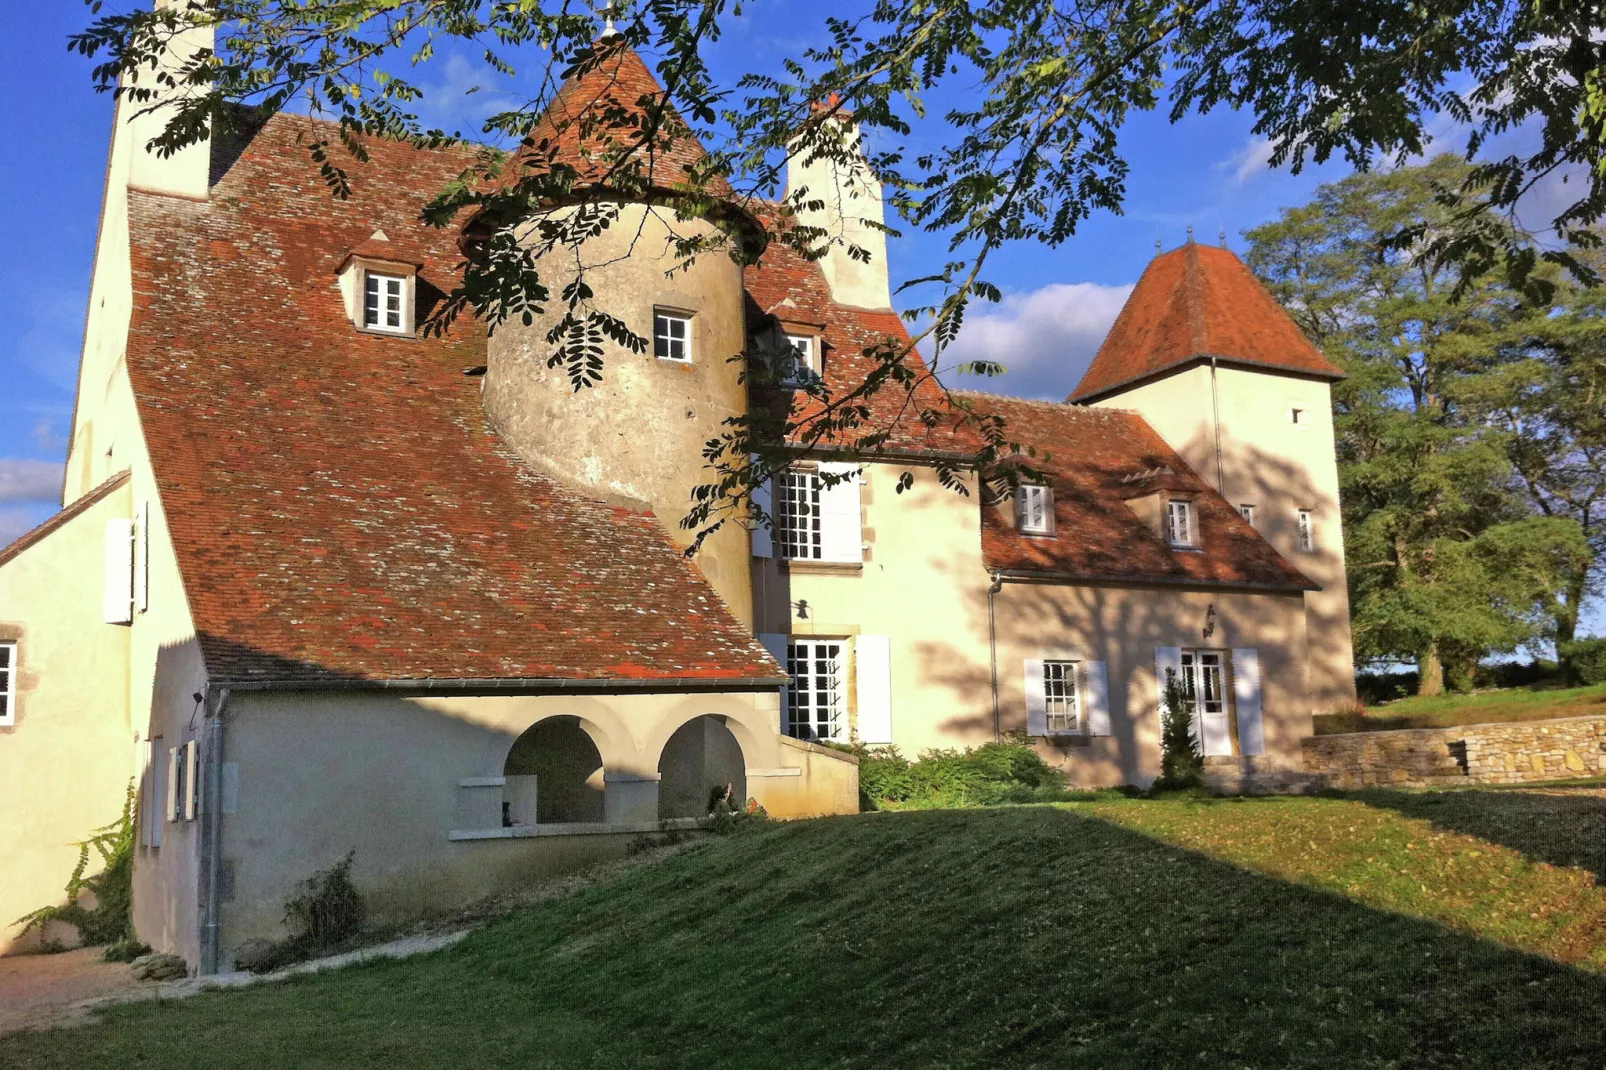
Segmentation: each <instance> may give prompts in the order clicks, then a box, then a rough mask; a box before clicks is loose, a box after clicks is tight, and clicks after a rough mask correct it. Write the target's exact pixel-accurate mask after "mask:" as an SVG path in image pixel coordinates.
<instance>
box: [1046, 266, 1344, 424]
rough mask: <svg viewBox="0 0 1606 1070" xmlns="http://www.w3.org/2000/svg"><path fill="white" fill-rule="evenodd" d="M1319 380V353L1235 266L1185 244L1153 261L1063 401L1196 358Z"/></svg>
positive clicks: (1336, 373)
mask: <svg viewBox="0 0 1606 1070" xmlns="http://www.w3.org/2000/svg"><path fill="white" fill-rule="evenodd" d="M1211 356H1214V357H1216V358H1218V359H1220V360H1223V361H1228V362H1232V363H1238V364H1248V365H1254V366H1256V367H1264V368H1277V369H1283V370H1286V371H1292V372H1301V373H1304V374H1306V375H1316V376H1321V377H1322V378H1326V379H1342V378H1343V377H1344V372H1343V370H1342V369H1340V368H1339V367H1338V365H1336V364H1334V363H1333V362H1332V361H1330V360H1328V359H1327V358H1326V357H1325V356H1323V355H1322V352H1321V350H1319V349H1317V348H1316V347H1315V346H1314V345H1312V344H1311V341H1310V339H1308V338H1306V337H1305V335H1304V333H1303V332H1302V331H1300V329H1299V327H1298V326H1297V325H1296V324H1295V323H1294V321H1293V320H1292V319H1291V318H1289V315H1288V313H1287V312H1285V311H1283V308H1282V306H1281V305H1279V304H1278V303H1277V300H1276V298H1274V297H1272V295H1271V294H1270V293H1268V292H1267V291H1266V288H1265V287H1264V286H1262V285H1261V284H1260V280H1258V279H1256V278H1255V276H1254V274H1253V273H1252V272H1250V270H1249V268H1248V267H1246V266H1245V265H1244V263H1243V261H1241V260H1239V259H1238V258H1237V257H1236V256H1234V255H1233V254H1232V252H1231V251H1230V250H1227V249H1218V248H1215V247H1213V246H1208V245H1196V244H1194V243H1192V242H1189V243H1188V244H1187V245H1184V246H1182V247H1181V248H1180V249H1173V250H1171V251H1170V252H1169V253H1165V254H1164V255H1162V256H1157V257H1155V258H1154V259H1153V260H1151V261H1150V262H1149V266H1148V267H1147V268H1146V269H1144V272H1143V277H1142V278H1140V279H1138V284H1137V287H1136V288H1134V289H1133V291H1132V296H1130V297H1128V298H1127V300H1126V305H1125V306H1124V307H1123V308H1122V309H1121V314H1120V315H1119V316H1117V317H1116V319H1115V324H1114V325H1113V326H1112V327H1111V328H1110V333H1109V335H1107V336H1106V337H1105V339H1104V344H1103V345H1101V346H1100V347H1099V351H1098V354H1097V355H1096V356H1095V357H1094V358H1093V363H1092V364H1091V365H1090V366H1089V367H1088V369H1087V374H1086V375H1084V376H1082V381H1081V382H1079V383H1077V384H1076V389H1075V390H1073V391H1071V396H1070V397H1069V398H1067V399H1066V400H1068V401H1089V400H1092V399H1094V398H1097V397H1100V396H1103V395H1105V394H1108V393H1110V392H1112V391H1114V390H1116V389H1118V388H1120V387H1122V386H1126V385H1128V384H1132V383H1137V382H1140V381H1142V380H1144V379H1147V378H1149V377H1150V376H1153V375H1156V374H1158V373H1160V372H1163V371H1168V370H1170V369H1172V368H1177V367H1181V366H1183V365H1186V364H1189V363H1191V362H1193V361H1194V360H1197V359H1199V358H1201V357H1211Z"/></svg>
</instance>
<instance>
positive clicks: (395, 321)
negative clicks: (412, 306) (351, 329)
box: [362, 271, 411, 334]
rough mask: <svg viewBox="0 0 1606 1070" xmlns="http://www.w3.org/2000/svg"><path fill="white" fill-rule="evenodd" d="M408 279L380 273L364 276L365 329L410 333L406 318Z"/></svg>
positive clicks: (402, 276)
mask: <svg viewBox="0 0 1606 1070" xmlns="http://www.w3.org/2000/svg"><path fill="white" fill-rule="evenodd" d="M407 313H408V308H407V276H405V275H386V274H383V273H382V272H378V271H367V272H364V273H363V283H362V325H363V326H364V327H365V328H367V329H368V330H370V331H384V332H386V333H387V334H406V333H408V331H409V330H410V329H411V324H409V323H408V320H409V319H411V317H410V316H409V315H408V314H407Z"/></svg>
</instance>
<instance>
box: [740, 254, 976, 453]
mask: <svg viewBox="0 0 1606 1070" xmlns="http://www.w3.org/2000/svg"><path fill="white" fill-rule="evenodd" d="M743 281H744V283H745V285H746V287H747V296H748V298H749V300H750V301H751V305H750V306H749V310H748V311H749V315H751V316H754V317H769V316H773V317H775V318H776V319H779V320H783V321H785V320H790V321H793V322H795V323H802V324H810V325H814V326H823V332H822V337H823V340H824V346H823V348H822V353H823V355H824V357H825V385H826V388H827V389H828V390H829V391H830V393H831V396H832V397H833V398H841V397H844V396H846V395H847V394H848V393H849V392H851V391H852V390H853V389H854V388H856V387H857V386H858V385H859V384H860V383H862V382H863V381H864V380H865V377H866V376H868V375H870V374H871V373H873V372H874V371H875V370H876V368H877V367H878V365H879V362H878V361H877V360H876V358H875V357H873V356H866V355H865V350H866V349H869V348H871V347H873V346H876V345H877V344H879V343H881V342H884V341H887V340H891V341H893V342H895V343H897V344H900V345H908V344H909V343H910V338H909V331H908V328H907V327H905V326H904V322H903V318H902V317H901V316H899V315H898V314H897V313H896V312H894V311H892V310H891V309H880V310H877V309H863V308H850V307H848V306H846V305H839V304H837V303H836V302H835V301H834V300H832V297H831V287H830V284H829V283H827V282H826V281H825V274H824V273H823V272H822V271H821V270H820V265H819V264H818V263H815V262H813V261H810V260H807V259H805V258H804V257H803V256H802V255H800V254H799V253H797V252H796V251H795V250H793V249H791V248H790V247H788V246H786V245H785V244H784V243H782V242H772V243H771V244H770V245H769V247H768V248H767V249H765V251H764V254H763V257H762V259H761V260H760V262H759V264H758V265H757V266H755V267H749V268H747V269H746V271H745V272H744V275H743ZM748 326H749V329H755V328H758V327H760V326H762V324H761V323H750V324H749V325H748ZM905 364H906V366H907V367H908V368H910V369H911V370H913V371H915V372H917V373H923V372H924V371H925V369H926V364H925V361H924V360H922V359H921V357H920V354H919V353H918V352H913V353H911V354H910V355H909V356H908V357H907V358H906V361H905ZM797 397H798V398H799V399H802V400H804V401H805V404H804V406H803V407H802V408H801V409H800V410H799V412H798V413H797V414H796V415H795V417H794V418H795V419H799V420H805V419H807V418H808V417H809V416H810V415H813V414H817V413H818V412H819V411H820V410H821V407H822V406H821V404H820V403H819V402H818V401H816V400H814V399H812V398H806V396H805V395H802V394H799V395H797ZM865 404H866V406H867V407H868V409H869V415H868V418H867V419H866V420H865V422H864V424H863V425H862V427H861V428H860V429H858V430H856V431H855V432H852V433H851V434H852V435H853V437H855V438H857V437H862V435H863V434H865V433H869V432H872V431H881V430H886V431H888V432H890V434H889V435H888V438H887V440H886V447H887V448H888V449H896V450H914V451H920V452H929V453H944V454H965V455H969V454H972V453H974V452H976V450H978V449H979V448H980V445H981V443H980V439H979V438H978V437H977V435H976V432H975V430H974V428H973V427H972V426H971V425H969V424H967V423H965V422H964V421H963V420H962V419H961V418H960V416H959V414H957V413H955V412H953V411H952V409H951V407H950V406H949V404H948V400H947V396H946V395H945V394H944V393H943V390H942V388H941V387H940V386H939V385H938V384H937V383H936V382H935V381H934V380H932V379H931V378H929V377H926V376H924V375H922V378H921V381H920V382H919V383H918V384H917V385H916V387H915V390H914V392H913V394H912V395H911V394H910V393H909V392H908V391H906V390H905V389H904V386H903V384H901V383H898V382H895V381H888V382H886V383H884V384H883V385H882V386H881V388H880V389H879V390H878V391H877V392H876V393H875V394H873V395H872V396H871V397H870V398H869V399H868V401H867V402H865ZM922 411H927V412H932V413H939V414H941V416H940V417H939V418H938V419H937V420H936V421H935V422H934V423H931V424H927V423H926V422H925V421H924V420H922V418H921V413H922Z"/></svg>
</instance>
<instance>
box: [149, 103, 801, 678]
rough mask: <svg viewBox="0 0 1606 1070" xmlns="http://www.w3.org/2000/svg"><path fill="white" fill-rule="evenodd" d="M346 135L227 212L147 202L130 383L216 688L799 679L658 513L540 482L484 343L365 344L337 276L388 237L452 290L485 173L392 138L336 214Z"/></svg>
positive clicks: (236, 194)
mask: <svg viewBox="0 0 1606 1070" xmlns="http://www.w3.org/2000/svg"><path fill="white" fill-rule="evenodd" d="M325 136H327V130H325V129H322V128H321V127H320V126H317V125H316V124H314V123H312V122H311V121H310V120H307V119H303V118H299V117H294V116H284V115H281V116H277V117H275V118H273V119H271V120H269V121H268V122H267V124H266V126H265V127H264V128H263V129H262V130H261V132H260V133H259V134H258V135H257V136H256V137H255V138H254V139H252V140H250V141H249V142H248V143H247V144H246V145H245V146H244V148H243V150H242V153H241V155H240V156H239V158H238V159H237V160H235V161H234V162H233V163H232V165H231V166H229V167H228V168H227V169H226V171H224V172H223V173H222V174H221V177H220V179H219V181H218V182H217V184H216V185H215V186H214V188H213V189H212V195H211V200H210V201H209V202H208V203H195V202H190V201H184V200H178V199H173V198H164V197H157V196H151V195H145V194H138V193H135V194H133V195H131V203H130V215H131V220H130V225H131V229H132V238H133V241H132V247H133V248H132V252H133V266H134V287H135V311H134V318H133V323H132V327H131V330H130V336H129V349H128V365H129V375H130V378H131V379H132V382H133V387H134V391H135V394H136V397H137V399H138V404H139V412H140V418H141V420H142V423H143V429H144V433H145V437H146V441H147V444H148V446H149V449H150V454H151V460H152V463H153V465H154V468H155V473H156V478H157V481H158V484H159V486H160V488H161V493H162V500H163V503H164V505H165V507H166V512H167V516H168V519H169V525H170V528H171V531H172V535H173V542H174V546H175V549H176V551H177V554H178V561H179V566H180V569H181V572H182V574H183V576H184V580H185V588H186V591H187V593H188V596H189V599H190V608H191V611H192V614H193V616H194V620H195V625H196V628H197V630H198V632H199V633H200V637H201V644H202V649H203V653H204V654H205V656H206V659H207V665H208V669H209V671H210V672H211V673H212V674H213V675H214V676H215V677H218V678H223V679H236V680H238V679H255V678H272V679H281V680H282V679H294V680H308V681H320V680H355V681H363V680H374V679H442V678H452V679H485V680H489V679H510V678H513V679H530V678H563V679H645V680H654V679H668V678H695V679H700V680H710V681H717V680H722V679H738V678H754V677H763V678H777V677H780V676H782V675H783V674H782V673H781V672H780V670H779V667H778V666H777V665H776V663H775V662H774V661H773V660H772V659H771V658H770V657H769V655H768V654H766V653H765V651H764V650H763V648H762V647H760V646H759V645H758V643H757V642H756V641H755V640H754V639H753V638H752V637H751V636H750V635H749V634H747V632H746V630H745V629H744V628H743V627H742V626H741V625H740V624H739V623H738V622H737V621H736V620H735V619H734V618H733V617H732V616H731V615H730V613H729V612H728V611H727V609H726V608H725V606H724V605H723V603H721V602H720V600H719V598H718V596H717V595H715V594H714V592H713V590H712V589H711V588H710V587H709V586H708V585H707V583H706V582H705V581H704V579H703V578H702V576H701V573H700V572H698V571H697V569H696V568H695V566H694V565H692V564H691V563H690V562H688V561H687V560H686V559H685V558H684V557H683V556H682V555H681V554H680V552H679V551H678V550H676V549H675V548H674V547H673V546H672V545H671V543H670V542H669V539H668V538H667V536H666V535H665V534H664V532H663V531H662V529H661V528H660V526H659V524H658V522H657V520H655V519H654V518H653V517H652V516H650V515H648V514H644V513H638V512H630V511H626V510H623V509H618V508H613V507H610V506H607V505H603V504H601V503H598V502H593V501H588V500H585V499H582V498H580V497H578V496H576V495H575V494H573V493H571V492H569V491H567V490H565V489H564V488H562V487H560V486H559V485H557V484H555V483H553V482H552V481H551V480H550V479H547V478H544V477H542V476H539V475H537V474H534V473H532V472H531V471H529V470H528V469H526V468H524V467H522V466H521V465H520V463H519V461H518V459H517V458H516V457H515V456H514V454H513V453H512V452H511V451H510V450H508V449H507V448H506V447H505V446H504V445H503V444H502V443H501V442H500V440H499V439H498V438H497V437H496V436H495V435H494V434H493V432H492V431H491V430H490V428H489V427H488V426H487V424H486V419H485V416H484V412H483V409H482V407H481V404H480V396H479V395H480V390H479V380H478V379H475V378H469V377H466V376H464V375H463V369H464V368H466V367H469V366H477V365H483V364H484V363H485V340H484V336H483V332H481V331H478V330H476V329H475V328H474V325H473V324H472V323H469V322H462V321H460V322H459V324H458V325H457V326H456V327H455V328H454V330H453V331H452V333H451V335H450V336H449V337H447V338H445V339H421V340H420V339H411V338H389V337H383V336H377V335H371V334H364V333H361V332H359V331H357V330H355V329H353V327H352V325H351V323H350V321H349V320H348V319H347V318H346V315H345V310H344V306H343V304H342V301H341V297H340V291H339V289H338V287H337V285H336V272H337V270H338V269H339V267H340V265H341V263H342V261H343V260H344V259H345V256H346V253H347V251H348V250H350V249H352V248H354V247H357V246H359V245H360V244H361V243H362V242H364V241H365V240H366V239H368V237H369V236H370V235H371V234H372V233H373V231H374V230H375V229H376V228H380V229H383V230H384V231H385V232H386V234H387V235H388V236H389V238H390V239H391V241H392V242H394V243H395V244H396V245H397V246H398V247H401V248H405V249H407V250H409V251H410V252H411V251H415V250H416V251H417V253H418V256H419V259H421V260H422V262H423V267H422V268H421V269H420V279H421V283H420V289H421V290H426V292H427V288H428V287H431V286H433V287H436V288H438V289H440V290H445V289H448V288H449V286H450V281H451V272H452V269H453V265H454V264H455V263H456V261H457V259H458V257H457V253H456V249H455V245H454V239H455V237H456V235H455V233H454V232H452V231H449V230H433V229H431V228H429V227H426V226H424V225H422V224H420V223H419V222H418V221H417V217H418V211H419V205H421V204H422V203H423V202H424V201H425V200H426V199H427V198H428V196H429V195H431V194H433V193H434V192H435V191H437V190H438V189H439V188H440V187H441V186H442V185H443V184H444V183H445V182H446V181H447V180H448V179H450V178H451V177H452V176H453V175H454V174H455V173H456V172H457V171H458V169H459V168H460V167H461V166H462V158H461V157H458V156H455V155H454V154H450V153H440V152H433V153H431V152H423V151H417V150H414V149H411V148H409V147H407V146H405V145H402V144H398V143H393V142H376V143H373V144H371V145H370V146H369V150H370V152H371V153H372V157H373V159H372V163H370V164H368V165H366V166H363V165H351V168H350V170H351V181H352V187H353V195H352V197H351V198H350V199H349V200H344V201H342V200H338V199H336V198H333V197H331V196H330V194H329V191H328V190H327V189H326V188H324V187H323V186H322V185H321V184H320V183H319V182H318V180H317V177H316V174H315V173H314V172H313V171H311V170H309V168H308V167H307V163H306V154H305V148H304V144H305V142H306V141H308V140H310V139H312V138H314V137H325Z"/></svg>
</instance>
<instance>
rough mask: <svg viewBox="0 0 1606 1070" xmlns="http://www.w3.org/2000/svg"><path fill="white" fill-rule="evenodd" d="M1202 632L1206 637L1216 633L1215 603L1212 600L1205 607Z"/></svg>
mask: <svg viewBox="0 0 1606 1070" xmlns="http://www.w3.org/2000/svg"><path fill="white" fill-rule="evenodd" d="M1202 634H1203V636H1204V638H1206V639H1209V638H1210V637H1211V636H1212V635H1215V634H1216V604H1215V603H1214V602H1212V603H1210V605H1209V606H1208V607H1206V609H1205V623H1204V631H1203V633H1202Z"/></svg>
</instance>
